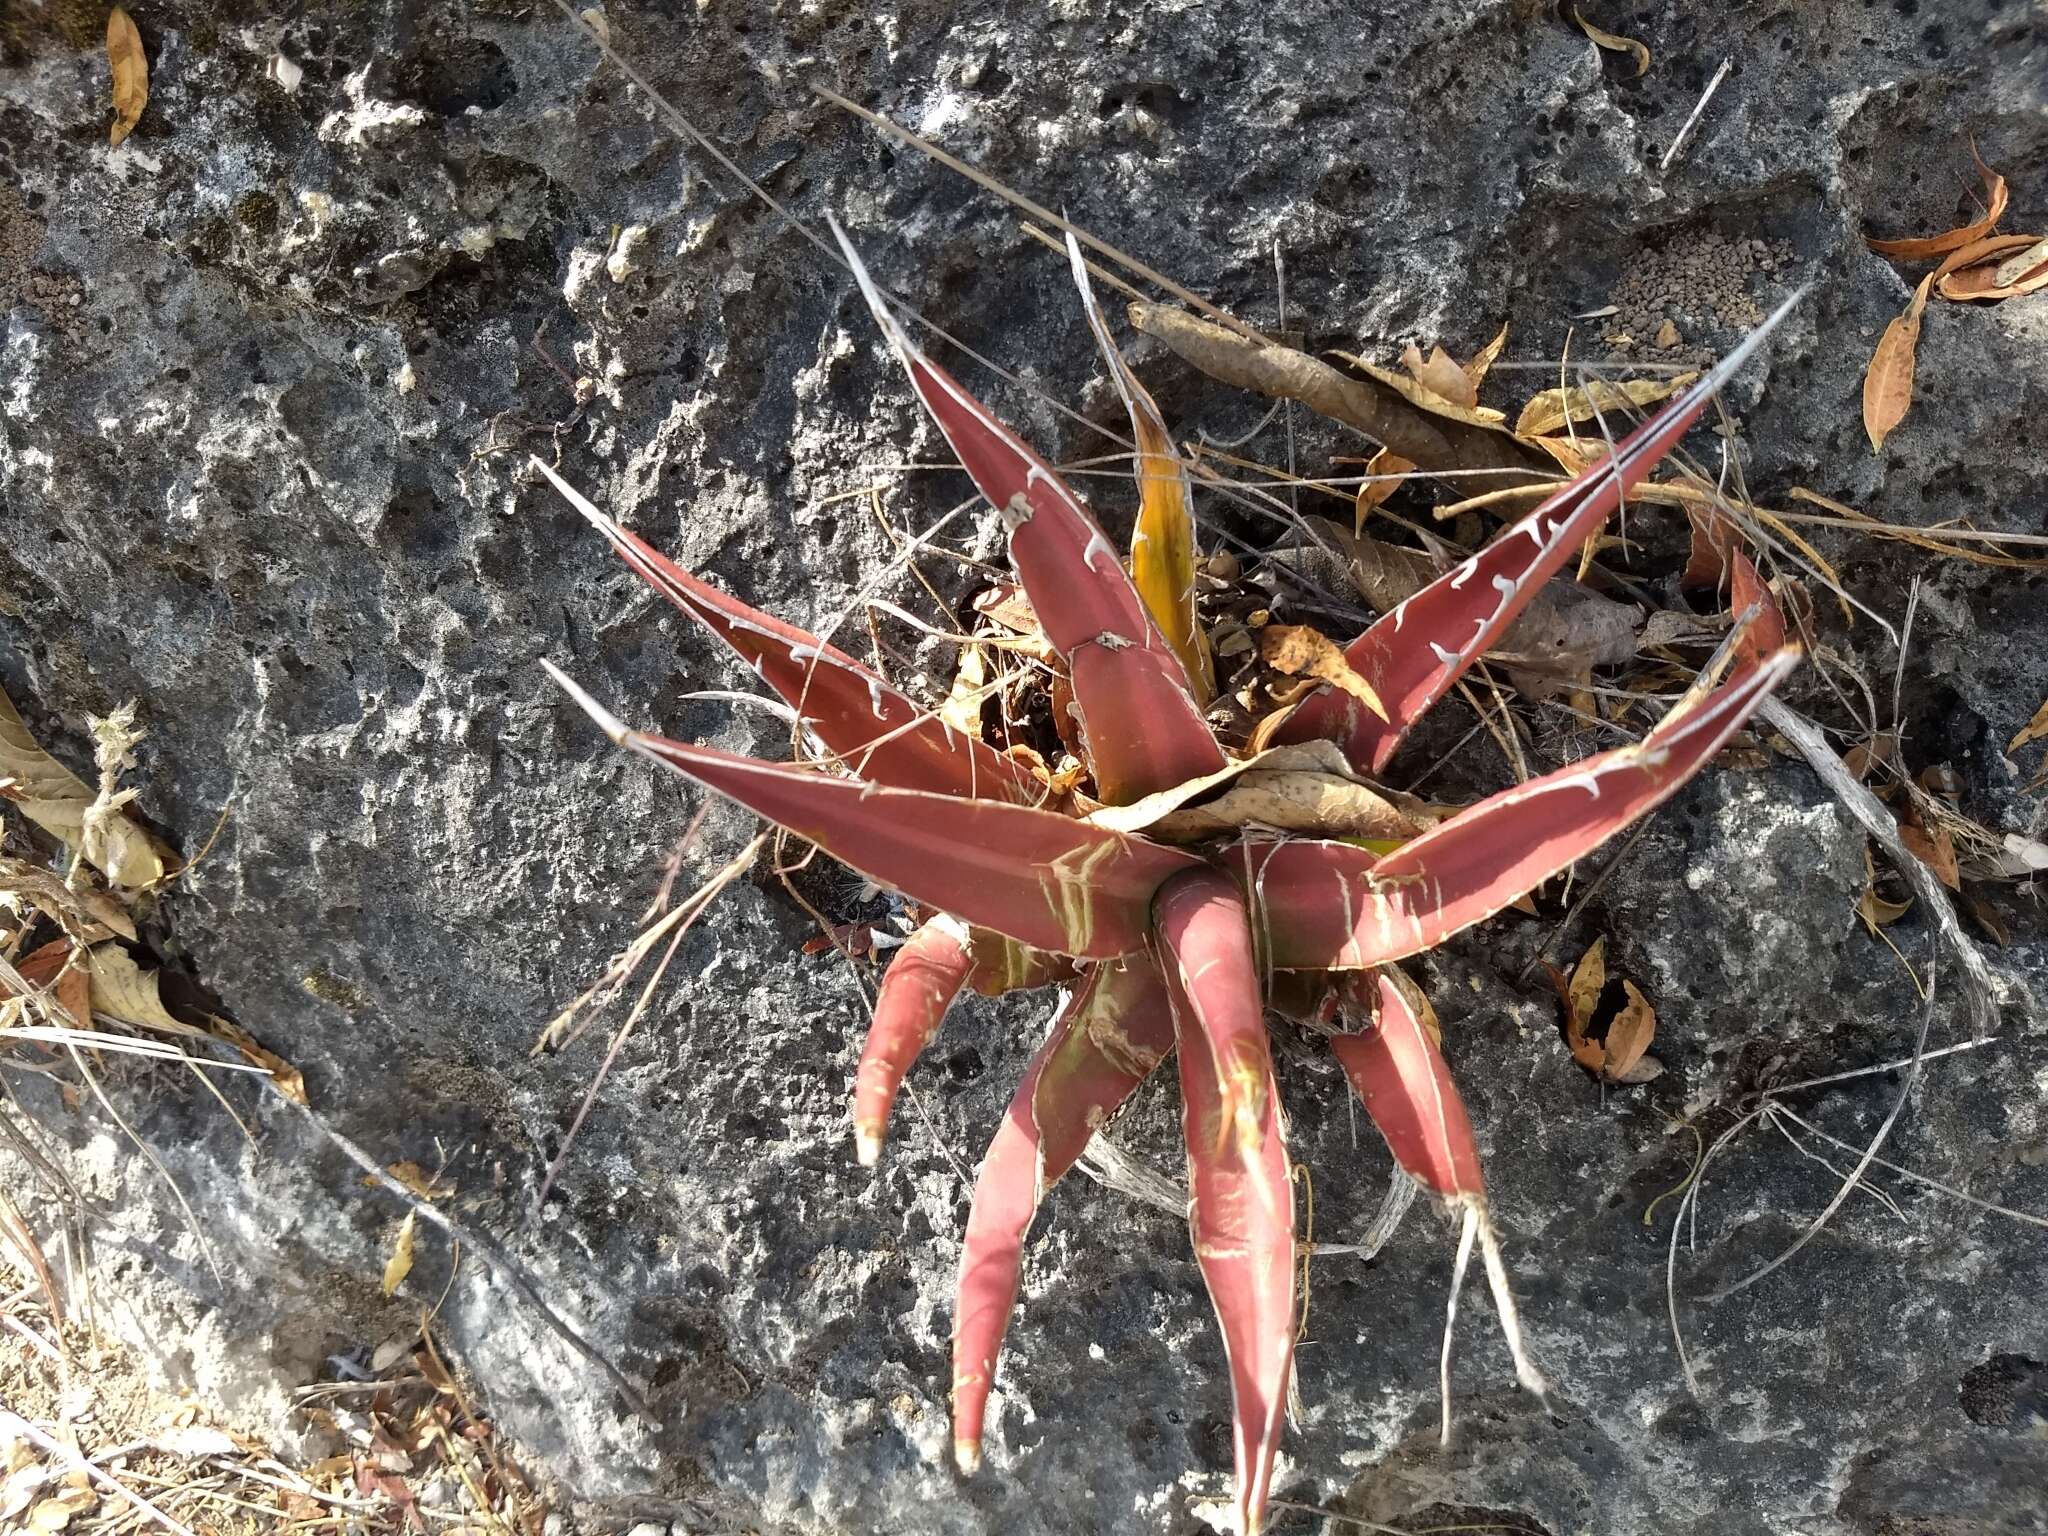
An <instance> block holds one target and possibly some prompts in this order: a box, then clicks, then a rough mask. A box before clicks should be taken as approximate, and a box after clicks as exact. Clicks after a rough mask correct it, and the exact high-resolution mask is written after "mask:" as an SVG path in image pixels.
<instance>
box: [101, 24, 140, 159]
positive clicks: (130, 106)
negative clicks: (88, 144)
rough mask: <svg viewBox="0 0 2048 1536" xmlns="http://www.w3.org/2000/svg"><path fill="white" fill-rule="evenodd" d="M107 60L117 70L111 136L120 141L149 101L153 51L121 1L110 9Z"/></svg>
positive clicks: (133, 128) (138, 118) (113, 140)
mask: <svg viewBox="0 0 2048 1536" xmlns="http://www.w3.org/2000/svg"><path fill="white" fill-rule="evenodd" d="M107 62H108V64H109V65H111V66H112V68H113V74H114V123H113V127H112V128H111V129H110V130H108V137H109V142H110V143H112V144H116V145H118V144H119V143H120V142H121V141H122V140H123V139H125V138H127V137H128V135H129V134H131V133H133V132H134V131H135V125H136V124H137V123H139V122H141V121H142V109H143V108H144V107H146V106H148V105H149V55H148V54H147V53H146V52H144V51H143V47H142V34H141V33H140V32H138V31H137V30H136V29H135V22H134V20H133V19H132V18H131V17H130V16H129V15H128V13H127V12H126V11H124V10H122V9H121V7H120V6H118V5H117V6H115V7H114V8H113V10H111V11H109V12H108V13H107Z"/></svg>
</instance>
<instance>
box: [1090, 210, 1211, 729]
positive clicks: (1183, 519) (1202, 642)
mask: <svg viewBox="0 0 2048 1536" xmlns="http://www.w3.org/2000/svg"><path fill="white" fill-rule="evenodd" d="M1067 244H1068V255H1069V256H1070V258H1071V260H1072V262H1073V267H1074V282H1075V285H1076V286H1077V287H1078V288H1079V289H1080V290H1081V305H1082V308H1083V309H1084V310H1085V311H1086V312H1087V315H1088V328H1089V329H1090V330H1091V331H1093V332H1094V333H1095V344H1096V346H1097V347H1098V348H1100V349H1101V352H1102V360H1103V361H1104V362H1105V363H1107V364H1108V365H1109V376H1110V378H1111V379H1112V380H1114V381H1115V383H1116V392H1117V394H1118V395H1120V396H1122V398H1123V402H1124V410H1125V411H1126V412H1127V413H1128V414H1129V416H1130V418H1131V435H1132V436H1133V437H1134V438H1136V439H1137V445H1138V455H1137V462H1136V465H1135V468H1134V473H1135V474H1136V475H1137V478H1138V522H1137V526H1136V527H1135V528H1134V529H1133V530H1132V532H1131V585H1132V586H1134V587H1136V588H1137V589H1138V597H1139V599H1140V600H1141V601H1142V602H1143V603H1144V604H1145V611H1146V612H1147V613H1149V614H1151V615H1152V622H1153V623H1154V624H1156V625H1158V626H1159V632H1160V634H1162V635H1164V636H1165V637H1166V643H1167V644H1168V645H1170V646H1172V647H1173V653H1174V655H1176V656H1178V657H1179V658H1180V664H1181V666H1182V668H1183V669H1184V670H1185V671H1186V672H1187V675H1188V685H1189V686H1190V687H1191V688H1192V689H1193V690H1194V693H1195V702H1196V703H1197V704H1199V705H1204V706H1206V705H1207V704H1208V702H1209V700H1210V699H1211V698H1213V697H1215V694H1216V664H1215V661H1214V659H1213V658H1212V657H1211V656H1210V654H1209V637H1208V636H1207V635H1206V634H1204V633H1203V631H1202V623H1201V618H1200V615H1199V614H1198V613H1197V612H1196V609H1195V502H1194V489H1193V486H1192V483H1191V482H1190V481H1189V479H1188V468H1187V463H1186V461H1185V460H1183V459H1182V458H1181V456H1180V450H1179V449H1177V448H1176V447H1175V446H1174V442H1173V438H1172V436H1171V434H1169V433H1168V432H1167V430H1166V418H1165V417H1164V416H1162V415H1161V414H1160V413H1159V406H1158V403H1157V402H1156V401H1154V400H1153V398H1152V396H1151V395H1150V393H1148V392H1147V391H1146V389H1145V386H1144V385H1142V384H1140V383H1139V382H1138V376H1137V375H1136V374H1135V373H1133V372H1132V371H1131V365H1130V364H1129V363H1127V362H1125V361H1124V355H1123V352H1122V351H1121V350H1120V349H1119V348H1118V346H1117V344H1116V338H1115V337H1113V336H1111V335H1110V334H1109V322H1108V321H1107V320H1106V319H1104V318H1103V314H1102V309H1101V306H1100V305H1098V304H1097V303H1096V302H1095V291H1094V289H1093V288H1091V287H1090V286H1089V283H1088V268H1087V264H1086V263H1085V262H1084V261H1083V260H1082V257H1081V247H1080V245H1079V244H1078V243H1077V242H1076V241H1075V240H1074V239H1073V237H1072V236H1071V235H1070V236H1068V239H1067Z"/></svg>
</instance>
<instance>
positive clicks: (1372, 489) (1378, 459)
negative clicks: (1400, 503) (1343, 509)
mask: <svg viewBox="0 0 2048 1536" xmlns="http://www.w3.org/2000/svg"><path fill="white" fill-rule="evenodd" d="M1414 470H1415V465H1414V463H1413V462H1412V461H1411V460H1408V459H1404V458H1402V457H1401V455H1399V454H1398V453H1396V452H1394V451H1393V449H1391V448H1382V449H1381V450H1380V451H1379V452H1378V453H1376V454H1374V455H1373V456H1372V458H1371V459H1370V460H1369V461H1367V463H1366V466H1365V472H1366V474H1367V475H1368V476H1373V475H1406V474H1412V473H1414ZM1402 484H1403V482H1402V481H1400V480H1392V479H1385V480H1379V479H1367V480H1365V481H1363V482H1362V483H1361V484H1360V485H1359V487H1358V497H1357V499H1356V500H1355V501H1354V502H1353V503H1352V508H1351V528H1352V531H1353V532H1354V533H1358V532H1361V531H1362V530H1363V529H1364V527H1365V520H1366V518H1367V517H1369V516H1371V514H1372V509H1373V508H1374V507H1376V506H1378V505H1379V504H1380V503H1381V502H1383V501H1385V500H1386V499H1387V498H1388V497H1389V496H1391V495H1393V494H1394V492H1396V491H1398V490H1399V489H1401V486H1402Z"/></svg>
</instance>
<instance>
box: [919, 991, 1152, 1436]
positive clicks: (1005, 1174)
mask: <svg viewBox="0 0 2048 1536" xmlns="http://www.w3.org/2000/svg"><path fill="white" fill-rule="evenodd" d="M1172 1048H1173V1014H1172V1011H1171V1009H1170V1008H1169V1007H1168V1004H1167V998H1166V985H1165V983H1164V981H1162V980H1161V978H1160V975H1159V968H1158V967H1157V966H1156V965H1154V964H1153V962H1152V959H1151V957H1150V956H1149V955H1143V954H1138V955H1130V956H1127V957H1126V958H1125V959H1123V960H1113V961H1105V962H1104V963H1102V964H1100V965H1096V966H1093V967H1091V968H1090V969H1089V971H1088V973H1087V975H1085V976H1084V977H1083V978H1082V981H1081V988H1080V991H1079V992H1078V993H1077V994H1076V995H1075V996H1074V997H1072V998H1070V999H1068V1000H1067V1001H1066V1002H1064V1003H1063V1004H1062V1005H1061V1007H1060V1011H1059V1013H1058V1015H1057V1016H1056V1017H1055V1018H1054V1019H1053V1024H1052V1031H1051V1033H1050V1034H1049V1035H1048V1036H1047V1037H1046V1041H1045V1044H1043V1045H1041V1046H1040V1047H1039V1048H1038V1054H1037V1055H1035V1056H1033V1057H1032V1058H1031V1065H1030V1067H1029V1068H1028V1069H1027V1070H1026V1072H1025V1074H1024V1081H1023V1082H1022V1083H1021V1084H1019V1085H1018V1088H1017V1096H1016V1097H1015V1098H1014V1099H1012V1100H1011V1101H1010V1108H1009V1111H1008V1113H1007V1114H1005V1115H1004V1117H1003V1123H1002V1125H1001V1127H1000V1128H999V1129H998V1130H997V1131H996V1135H995V1140H994V1141H992V1142H990V1143H989V1149H988V1156H987V1157H985V1158H984V1159H983V1160H982V1165H981V1174H980V1176H979V1177H978V1178H977V1179H976V1180H975V1184H974V1205H973V1208H972V1209H971V1211H970V1212H969V1214H968V1217H967V1237H966V1241H965V1243H964V1245H963V1246H962V1249H961V1253H960V1282H959V1295H958V1299H957V1301H956V1303H955V1306H954V1309H953V1318H954V1321H953V1455H954V1459H955V1460H956V1461H957V1462H958V1463H959V1465H960V1468H961V1470H962V1471H966V1472H972V1471H973V1470H974V1469H975V1467H976V1466H978V1465H979V1464H980V1461H981V1438H982V1425H983V1420H984V1418H985V1417H986V1415H987V1412H988V1395H989V1388H990V1387H991V1386H992V1385H993V1384H994V1381H995V1370H996V1358H997V1356H998V1355H999V1354H1000V1352H1001V1350H1002V1347H1003V1335H1004V1333H1005V1332H1006V1331H1007V1330H1008V1328H1009V1323H1010V1314H1011V1312H1012V1310H1013V1309H1014V1308H1015V1307H1016V1304H1017V1277H1018V1274H1019V1271H1020V1269H1021V1266H1022V1264H1023V1259H1024V1238H1025V1235H1026V1234H1027V1233H1028V1232H1029V1231H1030V1229H1031V1220H1032V1217H1033V1216H1035V1215H1036V1214H1037V1212H1038V1205H1039V1202H1040V1201H1041V1200H1042V1199H1044V1198H1045V1192H1046V1191H1047V1190H1048V1189H1050V1188H1052V1186H1053V1185H1054V1184H1056V1183H1057V1182H1058V1181H1059V1179H1060V1176H1061V1175H1062V1174H1064V1173H1065V1172H1066V1171H1067V1170H1068V1169H1069V1168H1071V1167H1073V1166H1074V1162H1075V1160H1076V1159H1077V1158H1079V1157H1080V1155H1081V1154H1082V1152H1084V1151H1086V1150H1087V1147H1088V1142H1089V1140H1090V1139H1091V1138H1092V1137H1093V1136H1094V1134H1095V1129H1096V1127H1097V1126H1099V1125H1101V1124H1102V1123H1103V1121H1105V1120H1107V1119H1108V1118H1109V1117H1110V1116H1111V1115H1112V1114H1114V1113H1115V1112H1116V1111H1117V1110H1118V1109H1119V1108H1120V1107H1121V1106H1122V1105H1123V1102H1124V1101H1125V1100H1126V1099H1128V1098H1129V1097H1130V1096H1131V1094H1132V1093H1133V1092H1135V1091H1136V1090H1137V1087H1138V1085H1139V1084H1140V1083H1142V1082H1143V1081H1144V1080H1145V1079H1146V1078H1147V1077H1148V1076H1150V1075H1151V1073H1152V1070H1153V1068H1155V1067H1157V1066H1158V1065H1159V1063H1160V1062H1162V1061H1164V1060H1165V1059H1166V1054H1167V1052H1168V1051H1170V1050H1171V1049H1172Z"/></svg>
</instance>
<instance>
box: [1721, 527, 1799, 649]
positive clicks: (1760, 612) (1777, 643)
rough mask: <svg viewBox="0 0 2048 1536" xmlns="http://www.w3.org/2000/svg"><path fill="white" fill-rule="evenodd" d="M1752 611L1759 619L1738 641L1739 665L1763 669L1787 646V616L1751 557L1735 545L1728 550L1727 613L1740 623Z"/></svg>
mask: <svg viewBox="0 0 2048 1536" xmlns="http://www.w3.org/2000/svg"><path fill="white" fill-rule="evenodd" d="M1752 608H1754V609H1755V610H1756V617H1755V618H1754V619H1753V620H1751V621H1750V623H1749V625H1748V626H1747V627H1746V628H1744V629H1743V630H1741V631H1740V632H1739V633H1738V635H1737V638H1736V655H1737V657H1738V658H1739V661H1738V664H1739V665H1741V666H1744V667H1754V666H1761V665H1762V664H1763V663H1764V661H1765V660H1766V659H1768V658H1769V656H1770V654H1771V653H1772V652H1773V651H1775V650H1778V649H1779V648H1780V647H1782V646H1783V645H1784V644H1785V615H1784V614H1783V613H1782V612H1781V611H1780V610H1779V608H1778V600H1777V599H1776V598H1774V597H1772V596H1771V589H1770V587H1768V586H1767V585H1765V583H1764V579H1763V578H1762V577H1761V576H1759V575H1757V572H1756V567H1755V566H1754V565H1751V564H1750V563H1749V556H1748V555H1746V554H1744V553H1743V552H1742V550H1741V548H1740V546H1736V547H1733V548H1731V549H1730V550H1729V551H1728V611H1729V612H1730V613H1732V614H1733V615H1734V616H1735V617H1736V619H1737V620H1738V621H1739V620H1740V619H1741V618H1742V616H1743V615H1744V614H1746V613H1748V612H1749V611H1750V609H1752Z"/></svg>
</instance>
